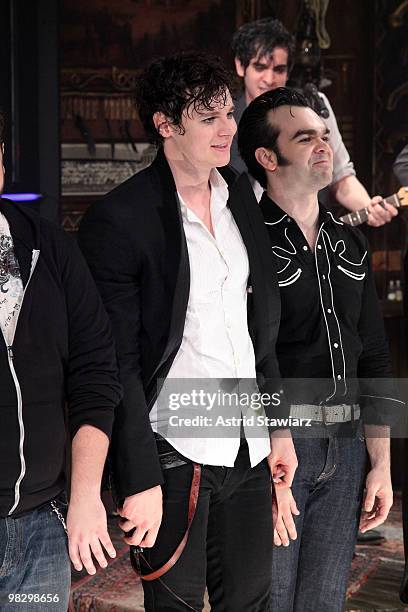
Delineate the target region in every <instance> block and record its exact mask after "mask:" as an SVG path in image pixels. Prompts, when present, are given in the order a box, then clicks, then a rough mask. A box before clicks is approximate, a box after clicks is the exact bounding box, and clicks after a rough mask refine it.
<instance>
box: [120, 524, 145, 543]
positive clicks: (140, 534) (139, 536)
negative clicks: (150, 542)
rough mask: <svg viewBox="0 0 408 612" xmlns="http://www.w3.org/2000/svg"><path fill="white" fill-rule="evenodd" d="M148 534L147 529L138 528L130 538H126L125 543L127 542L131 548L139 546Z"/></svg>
mask: <svg viewBox="0 0 408 612" xmlns="http://www.w3.org/2000/svg"><path fill="white" fill-rule="evenodd" d="M145 533H146V528H145V527H144V528H143V527H137V528H136V529H135V532H134V533H133V534H132V535H131V536H129V537H127V538H126V537H124V538H123V539H124V541H125V542H126V544H129V546H139V545H140V542H141V541H142V540H143V538H144V535H145Z"/></svg>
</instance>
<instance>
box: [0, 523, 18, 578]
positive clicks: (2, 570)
mask: <svg viewBox="0 0 408 612" xmlns="http://www.w3.org/2000/svg"><path fill="white" fill-rule="evenodd" d="M16 527H17V526H16V523H15V522H14V519H10V518H2V519H0V578H4V577H6V576H10V574H12V572H13V567H14V565H15V564H16V562H17V558H18V551H19V548H20V546H19V544H20V543H19V538H18V533H19V530H18V529H16Z"/></svg>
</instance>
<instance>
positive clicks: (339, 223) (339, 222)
mask: <svg viewBox="0 0 408 612" xmlns="http://www.w3.org/2000/svg"><path fill="white" fill-rule="evenodd" d="M326 212H327V214H328V215H330V216H331V218H332V220H333V221H334V222H335V223H337V225H344V223H343V221H339V220H338V219H336V218H335V217H334V216H333V215H332V213H331V212H330V211H329V210H328V211H326Z"/></svg>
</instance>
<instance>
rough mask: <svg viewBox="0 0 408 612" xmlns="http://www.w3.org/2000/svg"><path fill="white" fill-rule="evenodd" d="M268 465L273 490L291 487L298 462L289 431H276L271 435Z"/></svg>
mask: <svg viewBox="0 0 408 612" xmlns="http://www.w3.org/2000/svg"><path fill="white" fill-rule="evenodd" d="M268 464H269V469H270V471H271V476H272V480H273V482H274V484H275V489H278V488H282V489H284V488H287V487H290V486H292V481H293V477H294V475H295V472H296V468H297V466H298V461H297V457H296V451H295V447H294V445H293V440H292V434H291V433H290V431H289V429H278V430H276V431H274V432H273V433H272V434H271V454H270V455H268Z"/></svg>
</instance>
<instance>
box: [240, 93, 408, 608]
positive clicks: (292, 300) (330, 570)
mask: <svg viewBox="0 0 408 612" xmlns="http://www.w3.org/2000/svg"><path fill="white" fill-rule="evenodd" d="M328 137H329V134H328V128H327V127H326V125H325V124H324V123H323V121H322V120H321V119H320V118H319V116H318V115H317V114H316V113H315V112H314V111H313V110H312V109H311V108H310V107H309V106H308V104H307V102H306V100H305V99H304V98H303V96H301V95H300V94H297V93H296V92H294V91H293V90H289V89H287V88H284V87H282V88H278V89H276V90H274V91H270V92H267V93H265V94H263V95H261V96H259V97H258V98H256V99H255V100H254V101H253V102H252V103H251V104H250V105H249V106H248V108H247V109H246V110H245V112H244V114H243V116H242V119H241V123H240V125H239V135H238V142H239V148H240V152H241V155H242V157H243V159H244V161H245V163H246V165H247V167H248V169H249V171H250V173H251V174H252V176H253V177H254V178H255V179H256V180H257V181H259V183H260V184H261V185H262V186H263V187H264V188H265V189H266V190H267V191H266V193H264V195H263V197H262V200H261V203H260V204H261V209H262V212H263V215H264V220H265V224H266V226H267V228H268V231H269V234H270V240H271V245H272V249H271V257H272V258H274V259H275V263H276V266H277V273H278V280H279V286H280V293H281V301H282V319H281V326H280V331H279V336H278V341H277V355H278V360H279V365H280V369H281V374H282V377H283V379H286V386H287V392H288V399H289V400H290V402H291V417H292V418H293V422H295V420H296V419H306V421H305V420H303V424H304V425H305V424H309V425H310V427H304V428H303V429H302V431H300V433H298V434H297V436H298V437H296V438H295V447H296V452H297V456H298V461H299V467H298V470H297V472H296V475H295V478H294V481H293V485H292V490H286V491H283V490H281V491H279V490H277V491H276V494H277V517H276V523H275V533H274V540H275V543H276V544H277V545H278V546H279V545H281V544H283V547H281V548H277V547H276V548H275V551H274V561H273V563H274V566H273V570H274V572H273V576H274V580H273V585H272V592H273V598H272V609H273V610H274V611H275V612H286V611H289V610H290V611H292V610H295V611H297V612H300V611H302V612H303V611H304V610H313V612H319V611H321V612H323V611H324V612H335V611H336V612H337V611H340V610H343V609H344V608H343V604H344V598H345V592H346V586H347V575H348V571H349V567H350V563H351V559H352V554H353V549H354V545H355V540H356V535H357V529H358V525H359V517H360V511H361V506H362V504H363V515H362V517H361V520H360V528H361V530H362V531H363V532H364V531H366V530H367V529H371V528H373V527H375V526H378V525H380V524H381V523H382V522H383V521H384V520H385V519H386V517H387V515H388V512H389V509H390V507H391V504H392V487H391V478H390V449H389V446H390V443H389V428H388V427H387V425H386V424H387V422H388V420H387V419H388V416H387V415H388V414H389V412H390V411H392V410H393V409H394V408H395V407H397V406H398V405H399V404H400V403H399V402H398V400H396V399H395V400H394V399H392V394H390V393H389V392H388V391H385V389H386V388H388V387H389V386H390V384H389V382H388V381H389V378H390V376H391V370H390V359H389V354H388V349H387V344H386V340H385V335H384V329H383V322H382V318H381V313H380V309H379V303H378V300H377V296H376V291H375V286H374V280H373V275H372V270H371V265H370V258H369V255H368V246H367V243H366V240H365V238H364V236H363V235H362V234H361V233H360V232H359V231H358V230H357V229H355V228H352V227H350V226H347V225H344V224H343V223H341V222H340V221H338V220H336V219H335V218H334V217H333V215H332V214H331V213H330V212H329V211H327V210H326V209H325V208H324V207H323V206H322V205H319V202H318V199H317V193H318V191H319V189H321V188H323V187H325V186H326V185H328V184H329V183H330V181H331V178H332V170H333V154H332V150H331V148H330V146H329V144H328ZM379 379H380V380H379ZM387 379H388V380H387ZM359 381H360V382H359ZM360 413H361V415H362V416H363V418H364V423H365V424H364V431H365V435H366V442H365V443H364V436H363V426H362V424H361V423H360ZM298 429H301V428H298ZM295 435H296V434H295ZM366 449H367V451H368V455H369V459H370V467H371V469H370V471H369V473H368V476H367V477H366V479H365V481H364V477H365V462H366ZM364 482H365V489H366V491H365V497H364V502H363V490H364ZM295 500H296V501H295ZM292 515H294V517H292ZM290 539H292V540H295V542H294V543H293V544H291V545H290V546H289V541H290ZM275 570H276V571H275Z"/></svg>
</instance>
